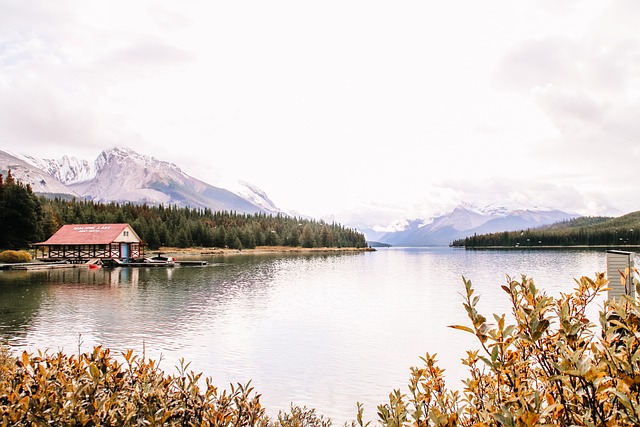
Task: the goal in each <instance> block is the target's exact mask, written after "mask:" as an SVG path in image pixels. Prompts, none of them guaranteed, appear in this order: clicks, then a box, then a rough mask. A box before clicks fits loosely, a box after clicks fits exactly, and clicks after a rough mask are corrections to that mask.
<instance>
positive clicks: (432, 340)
mask: <svg viewBox="0 0 640 427" xmlns="http://www.w3.org/2000/svg"><path fill="white" fill-rule="evenodd" d="M183 258H184V259H187V257H183ZM190 259H206V260H207V261H209V264H208V265H206V266H203V267H186V266H183V267H176V268H166V269H165V268H114V269H107V268H105V269H101V270H89V269H86V268H77V269H62V270H45V271H0V341H2V342H5V343H8V344H9V345H10V346H11V347H12V348H14V349H15V350H16V351H21V350H24V349H26V350H29V351H36V350H37V349H48V350H49V351H51V352H56V351H58V350H63V351H64V352H65V353H68V354H72V353H77V352H78V349H80V350H81V351H90V350H91V349H92V347H93V346H94V345H103V346H105V347H109V348H112V349H114V350H117V351H123V350H126V349H133V350H134V351H136V352H137V353H138V354H139V355H141V354H143V352H144V354H146V356H147V357H150V358H154V359H156V360H157V359H160V368H161V369H163V370H164V371H165V372H167V373H176V370H175V366H176V365H177V364H178V362H179V360H180V358H182V357H184V359H185V360H186V361H187V362H190V363H191V365H190V368H191V369H192V370H194V371H196V372H203V374H204V376H208V377H211V378H212V379H213V383H214V384H216V385H217V386H218V387H220V388H228V386H229V384H230V383H246V382H247V381H249V380H251V384H252V385H253V387H254V388H255V391H256V392H258V393H260V394H261V395H262V397H261V402H262V404H263V406H265V407H266V409H267V413H268V414H269V415H276V414H277V412H278V410H280V409H284V410H286V409H288V408H289V406H290V403H295V404H298V405H300V406H307V407H313V408H316V409H317V412H318V413H319V414H322V415H324V416H325V417H330V418H332V419H333V421H334V425H336V424H338V425H341V424H342V423H343V422H344V421H347V420H352V419H355V416H356V402H362V403H363V404H364V407H365V414H364V415H365V419H366V420H376V419H377V417H376V406H377V405H378V404H381V403H385V401H388V394H389V393H390V392H391V391H392V390H393V389H396V388H400V389H401V391H402V392H407V391H408V390H407V384H408V379H409V373H410V371H409V369H410V367H411V366H418V365H420V357H421V356H424V354H425V353H426V352H429V353H437V355H438V360H439V361H440V366H441V367H443V368H445V369H446V372H445V374H446V378H447V384H448V386H449V387H450V388H453V389H457V388H460V387H461V386H460V382H461V380H462V379H463V378H465V370H464V369H463V366H462V365H461V364H460V359H461V358H462V357H464V355H465V350H466V349H470V348H476V343H475V341H474V339H473V337H472V336H471V335H470V334H468V333H465V332H462V331H458V330H454V329H451V328H448V326H449V325H453V324H464V325H468V324H469V322H468V321H467V318H466V313H465V311H464V308H463V306H462V301H463V300H462V296H461V294H462V292H463V291H464V286H463V282H462V276H465V277H466V278H468V279H471V280H472V282H473V283H474V287H475V288H476V291H477V293H478V294H479V295H480V297H481V301H480V308H481V312H482V313H483V314H485V316H487V317H488V315H490V314H491V313H504V312H507V311H508V310H509V305H508V301H507V295H506V294H505V293H504V291H502V290H501V288H500V286H501V285H503V284H505V283H506V275H510V276H512V277H516V278H520V276H521V274H526V275H527V276H528V277H533V278H534V280H535V282H536V285H537V286H538V287H539V288H540V289H542V290H544V291H546V292H547V293H548V294H550V295H552V296H557V295H558V294H559V293H560V292H567V291H570V290H572V289H573V288H574V285H575V282H574V280H573V279H574V278H579V277H581V276H583V275H586V276H589V277H594V276H595V273H596V272H603V271H605V268H606V259H605V251H604V250H602V249H601V250H586V249H585V250H544V249H539V250H524V249H520V250H479V251H470V250H464V249H451V248H446V247H438V248H435V247H432V248H380V249H378V250H377V251H375V252H365V253H341V254H306V255H303V254H281V255H273V254H270V255H257V254H256V255H240V256H226V257H192V258H190ZM598 306H602V301H598ZM597 308H598V307H595V310H596V311H594V315H595V313H597ZM592 321H597V318H595V317H592Z"/></svg>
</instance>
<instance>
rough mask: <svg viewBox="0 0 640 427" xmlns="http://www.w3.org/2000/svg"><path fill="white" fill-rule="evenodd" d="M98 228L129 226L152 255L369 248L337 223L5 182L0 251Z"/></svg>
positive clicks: (0, 194) (1, 185)
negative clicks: (78, 195) (72, 228)
mask: <svg viewBox="0 0 640 427" xmlns="http://www.w3.org/2000/svg"><path fill="white" fill-rule="evenodd" d="M99 223H128V224H130V225H131V226H132V227H133V229H134V230H135V231H136V233H138V235H139V236H140V238H141V239H142V240H143V241H144V242H145V243H146V244H147V245H148V247H149V248H150V249H156V248H158V247H160V246H174V247H182V248H184V247H190V246H201V247H217V248H232V249H252V248H255V247H256V246H292V247H297V246H301V247H304V248H315V247H356V248H364V247H366V246H367V242H366V239H365V237H364V235H363V234H362V233H360V232H358V231H356V230H353V229H351V228H348V227H344V226H342V225H340V224H336V223H331V224H329V223H326V222H325V221H317V220H308V219H303V218H296V217H290V216H286V215H267V214H263V213H258V214H252V215H249V214H240V213H235V212H214V211H212V210H210V209H194V208H188V207H176V206H163V205H159V206H149V205H146V204H142V205H139V204H133V203H106V204H105V203H96V202H92V201H86V200H76V199H72V200H67V199H63V198H53V199H49V198H44V197H39V196H36V195H34V193H33V192H32V190H31V188H30V187H29V186H24V185H22V184H21V183H19V182H17V181H15V179H13V177H11V173H10V172H9V174H8V176H7V178H6V179H0V248H3V249H21V248H26V247H28V246H29V244H30V243H35V242H40V241H44V240H46V239H47V238H49V237H50V236H51V235H52V234H53V233H55V232H56V231H57V230H58V229H59V228H60V227H62V226H63V225H65V224H99Z"/></svg>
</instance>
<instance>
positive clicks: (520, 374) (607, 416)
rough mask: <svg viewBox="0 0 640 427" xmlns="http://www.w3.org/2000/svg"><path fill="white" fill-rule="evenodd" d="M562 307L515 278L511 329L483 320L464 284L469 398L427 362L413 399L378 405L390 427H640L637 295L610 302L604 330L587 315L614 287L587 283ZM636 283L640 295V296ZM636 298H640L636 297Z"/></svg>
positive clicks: (414, 373)
mask: <svg viewBox="0 0 640 427" xmlns="http://www.w3.org/2000/svg"><path fill="white" fill-rule="evenodd" d="M576 282H577V284H578V286H577V287H576V289H575V290H574V292H572V293H570V294H566V295H565V294H561V295H560V297H559V298H557V299H554V298H552V297H550V296H547V295H546V294H545V293H544V292H540V291H539V290H538V289H537V288H536V287H535V285H534V282H533V280H532V279H529V278H526V277H524V276H523V277H522V280H520V281H517V280H510V279H509V280H508V284H507V285H506V286H503V289H504V291H505V292H506V293H507V294H508V296H509V299H510V302H511V315H512V318H513V323H512V324H507V320H506V318H505V315H494V316H493V319H492V323H489V321H488V320H487V318H485V317H484V316H483V315H481V314H480V313H478V311H477V309H476V307H477V303H478V297H477V296H475V295H474V290H473V287H472V285H471V282H470V281H467V280H465V287H466V301H465V303H464V306H465V308H466V310H467V314H468V316H469V319H470V320H471V326H470V327H468V326H460V325H455V326H453V327H454V328H456V329H460V330H463V331H466V332H469V333H472V334H474V335H475V336H476V337H477V338H478V341H479V350H478V351H468V352H467V357H466V358H465V359H463V362H462V363H463V364H464V365H466V366H467V367H468V369H469V377H468V379H467V380H466V381H464V389H463V391H462V393H459V392H457V391H451V390H448V389H447V388H446V386H445V382H444V379H443V375H442V374H443V371H442V370H441V369H439V368H438V367H437V364H436V361H435V358H434V357H433V356H431V355H429V354H427V355H426V356H425V357H424V358H423V361H424V366H423V367H421V368H413V369H412V370H411V380H410V384H409V395H408V396H407V395H403V394H401V393H400V392H399V391H395V392H393V393H391V394H390V398H389V403H388V404H384V405H381V406H379V407H378V415H379V417H380V421H381V422H382V425H384V426H394V427H395V426H404V425H418V426H454V425H462V426H532V425H550V426H601V425H607V426H609V425H611V426H613V425H615V426H632V425H633V426H637V425H640V341H639V340H640V306H639V304H638V301H637V300H635V299H633V298H631V297H623V298H622V299H621V300H620V301H608V302H606V303H605V306H604V309H603V310H602V311H601V313H600V319H599V320H600V326H599V328H596V326H595V325H594V324H593V323H591V322H590V321H589V320H588V319H587V318H586V316H585V313H586V309H587V307H588V306H589V304H591V303H593V301H594V300H595V299H596V297H597V296H598V295H599V294H601V293H602V292H604V291H606V289H607V288H606V286H607V283H608V282H607V280H606V279H605V277H604V275H603V274H598V275H597V276H596V278H595V280H591V279H589V278H586V277H583V278H581V279H580V280H577V281H576ZM637 287H638V286H637V284H636V288H637ZM639 290H640V289H637V290H636V295H638V291H639Z"/></svg>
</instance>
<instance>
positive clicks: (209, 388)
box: [0, 347, 330, 427]
mask: <svg viewBox="0 0 640 427" xmlns="http://www.w3.org/2000/svg"><path fill="white" fill-rule="evenodd" d="M123 359H124V361H123V362H118V361H117V360H116V358H115V357H113V356H112V355H111V353H110V351H109V350H108V349H103V348H101V347H95V348H94V349H93V352H91V353H85V354H81V355H79V356H77V357H76V356H74V355H72V356H66V355H64V354H62V353H57V354H51V355H50V354H46V353H44V354H43V353H42V352H39V353H38V355H33V354H29V353H27V352H23V353H22V354H21V355H20V356H19V357H13V356H11V355H10V354H9V352H8V350H7V349H6V348H0V425H1V426H32V425H56V426H58V425H82V426H85V425H94V426H103V425H105V426H134V425H135V426H138V425H149V426H163V425H166V426H173V425H179V426H265V427H266V426H282V427H285V426H286V427H288V426H291V427H293V426H309V427H314V426H318V427H322V426H325V425H326V424H325V423H326V419H323V418H322V417H318V416H316V415H315V412H314V410H310V409H307V408H300V407H298V406H293V405H292V409H291V412H290V413H284V412H282V411H281V412H280V414H279V416H278V418H277V419H274V420H271V419H270V418H269V417H268V416H266V415H265V410H264V408H263V407H262V406H261V404H260V395H258V394H256V393H255V392H254V391H253V388H252V387H251V386H250V385H249V384H246V385H241V384H237V385H231V387H230V389H229V390H219V389H218V388H217V387H215V386H214V385H213V384H212V383H211V380H210V379H209V378H207V379H205V380H204V383H203V382H202V381H201V380H202V378H201V375H202V374H196V373H194V372H192V371H188V364H185V363H184V361H182V362H181V364H180V366H179V367H178V374H177V375H166V374H165V373H164V372H162V371H161V370H159V369H158V367H157V365H156V363H155V362H154V361H153V360H148V359H145V358H140V357H138V356H135V355H134V354H133V353H132V352H131V351H128V352H126V353H124V354H123ZM329 423H330V422H329Z"/></svg>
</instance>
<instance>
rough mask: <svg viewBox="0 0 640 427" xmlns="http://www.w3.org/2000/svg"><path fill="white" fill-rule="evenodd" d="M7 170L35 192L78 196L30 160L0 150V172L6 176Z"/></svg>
mask: <svg viewBox="0 0 640 427" xmlns="http://www.w3.org/2000/svg"><path fill="white" fill-rule="evenodd" d="M9 170H11V174H12V175H13V177H14V178H16V179H17V180H18V181H20V182H22V183H23V184H29V185H30V186H31V189H32V190H33V192H35V193H41V194H51V195H56V196H70V197H78V194H77V193H76V192H75V191H73V190H72V189H70V188H69V187H67V186H66V185H64V184H63V183H61V182H60V181H58V180H57V179H56V178H54V177H53V176H51V175H50V174H48V173H47V172H46V171H44V170H43V169H40V168H39V167H37V166H34V164H33V163H32V162H28V161H26V160H25V159H24V158H21V157H18V156H16V155H13V154H9V153H7V152H5V151H0V173H1V174H3V175H5V176H6V174H7V173H8V171H9Z"/></svg>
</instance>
